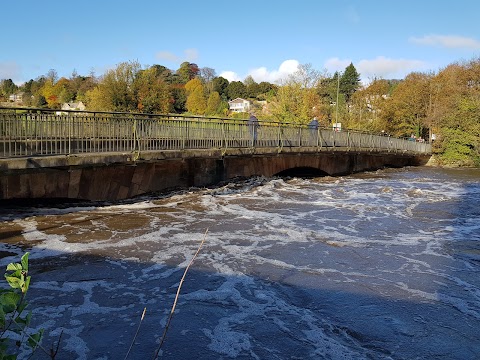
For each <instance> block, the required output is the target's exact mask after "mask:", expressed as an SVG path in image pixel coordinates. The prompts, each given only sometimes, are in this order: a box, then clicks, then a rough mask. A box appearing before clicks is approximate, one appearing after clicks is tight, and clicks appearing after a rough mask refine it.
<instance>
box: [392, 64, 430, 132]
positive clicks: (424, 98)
mask: <svg viewBox="0 0 480 360" xmlns="http://www.w3.org/2000/svg"><path fill="white" fill-rule="evenodd" d="M432 78H433V75H432V74H423V73H411V74H409V75H407V77H406V78H405V80H404V81H402V82H401V83H400V84H398V86H397V87H396V88H395V90H394V91H393V93H392V102H391V103H390V105H391V106H393V110H394V112H393V114H394V118H393V119H390V121H391V123H390V127H391V128H392V129H394V130H393V131H394V135H397V136H409V135H410V134H412V133H413V134H414V135H415V136H417V137H422V136H423V137H424V136H425V133H424V129H425V128H426V127H428V124H426V119H427V111H428V106H429V89H430V83H431V80H432ZM427 131H428V129H427Z"/></svg>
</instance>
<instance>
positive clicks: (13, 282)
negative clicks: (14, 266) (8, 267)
mask: <svg viewBox="0 0 480 360" xmlns="http://www.w3.org/2000/svg"><path fill="white" fill-rule="evenodd" d="M5 279H7V282H8V285H10V287H12V288H13V289H21V288H22V286H24V283H25V282H24V281H23V280H21V279H19V278H18V277H15V276H6V275H5Z"/></svg>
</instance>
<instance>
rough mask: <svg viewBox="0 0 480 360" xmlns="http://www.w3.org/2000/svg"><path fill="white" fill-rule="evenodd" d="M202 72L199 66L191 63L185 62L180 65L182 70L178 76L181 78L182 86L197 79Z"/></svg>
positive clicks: (178, 71) (179, 70)
mask: <svg viewBox="0 0 480 360" xmlns="http://www.w3.org/2000/svg"><path fill="white" fill-rule="evenodd" d="M199 72H200V69H199V68H198V65H197V64H194V63H189V62H188V61H185V62H183V63H181V64H180V68H179V69H178V70H177V75H178V76H179V78H180V81H181V83H182V84H186V83H187V82H188V81H190V80H192V79H193V78H195V77H196V76H197V75H198V74H199Z"/></svg>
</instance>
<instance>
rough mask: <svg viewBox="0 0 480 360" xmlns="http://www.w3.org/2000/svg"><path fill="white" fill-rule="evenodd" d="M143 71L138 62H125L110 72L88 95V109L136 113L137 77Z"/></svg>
mask: <svg viewBox="0 0 480 360" xmlns="http://www.w3.org/2000/svg"><path fill="white" fill-rule="evenodd" d="M140 69H141V67H140V64H139V63H138V62H136V61H132V62H123V63H120V64H118V65H117V67H116V68H115V69H112V70H108V71H107V72H106V73H105V75H104V76H103V77H102V78H101V80H100V82H99V84H98V86H96V87H95V88H94V89H93V90H90V91H89V92H88V93H87V99H88V107H89V109H92V110H105V111H136V110H137V106H138V102H137V98H136V94H135V86H134V82H135V77H136V75H137V73H138V72H139V70H140Z"/></svg>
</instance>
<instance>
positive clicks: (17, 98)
mask: <svg viewBox="0 0 480 360" xmlns="http://www.w3.org/2000/svg"><path fill="white" fill-rule="evenodd" d="M23 94H24V93H23V92H19V93H16V94H12V95H10V96H9V97H8V100H9V101H12V102H15V103H21V102H22V101H23Z"/></svg>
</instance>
